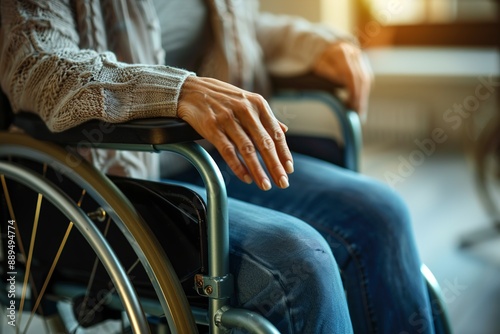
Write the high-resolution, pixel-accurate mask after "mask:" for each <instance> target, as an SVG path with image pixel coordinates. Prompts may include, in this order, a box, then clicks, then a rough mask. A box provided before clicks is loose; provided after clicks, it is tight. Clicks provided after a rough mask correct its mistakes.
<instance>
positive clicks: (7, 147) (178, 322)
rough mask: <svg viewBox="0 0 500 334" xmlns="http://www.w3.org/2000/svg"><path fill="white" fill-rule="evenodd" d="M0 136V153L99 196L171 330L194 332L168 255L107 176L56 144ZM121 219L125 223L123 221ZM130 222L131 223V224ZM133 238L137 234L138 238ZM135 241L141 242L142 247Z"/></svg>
mask: <svg viewBox="0 0 500 334" xmlns="http://www.w3.org/2000/svg"><path fill="white" fill-rule="evenodd" d="M0 138H1V139H2V145H0V156H16V157H23V158H27V159H31V160H33V161H37V162H40V163H46V164H48V165H49V166H51V167H53V168H54V169H55V170H56V172H57V173H60V174H61V175H64V176H66V177H68V178H70V179H71V180H72V181H74V182H75V183H76V184H78V185H79V186H80V187H82V188H84V189H87V192H88V193H89V194H90V195H91V196H92V197H93V198H96V199H99V200H100V202H101V205H103V208H104V209H105V210H106V211H107V213H108V214H109V215H110V216H111V217H112V219H113V221H114V222H115V224H116V226H117V227H118V228H119V229H120V231H121V232H122V233H123V235H124V236H125V237H126V238H127V239H128V241H129V243H130V245H131V246H132V248H133V249H134V250H135V252H136V254H137V256H138V257H139V259H140V260H141V262H142V265H143V267H144V268H145V270H146V272H147V274H148V275H149V277H150V278H151V283H152V285H153V287H154V289H155V291H156V293H157V295H158V296H162V297H161V298H159V301H160V304H161V305H162V308H163V309H164V313H165V317H166V319H167V321H168V323H169V325H170V328H171V330H172V332H173V333H195V332H197V330H196V327H195V325H194V319H193V317H192V315H191V311H190V308H189V304H188V303H187V300H186V297H185V295H184V293H183V292H182V287H181V286H180V283H179V282H178V281H177V276H176V274H175V272H174V270H173V268H172V267H171V265H170V264H169V262H168V259H166V258H165V256H162V254H161V252H158V249H160V247H161V246H160V245H159V244H158V243H157V242H153V241H156V240H152V239H151V238H150V237H149V238H148V235H149V233H151V232H150V230H147V229H144V227H145V224H141V223H138V222H141V221H142V220H141V217H140V216H138V214H137V212H136V211H135V209H134V208H133V206H132V204H131V203H130V201H128V199H127V198H126V197H124V196H123V194H122V193H121V192H120V191H119V190H118V189H117V188H116V186H115V185H114V184H113V183H112V182H111V181H110V180H109V179H108V178H107V177H105V176H104V175H102V174H100V173H97V172H96V171H95V169H94V168H93V167H91V166H90V165H89V164H85V163H83V161H79V160H78V159H76V160H75V159H74V158H72V155H71V154H70V153H69V152H65V151H63V150H62V149H61V148H60V147H59V146H57V145H52V144H50V143H43V142H40V141H37V140H35V139H32V138H30V137H28V136H26V135H22V134H9V133H0ZM4 143H6V144H4ZM146 146H147V147H144V150H150V151H153V152H156V151H155V150H154V148H153V147H152V146H151V145H146ZM65 163H66V164H65ZM67 164H68V165H70V166H72V167H74V168H75V169H73V168H72V167H70V166H68V165H67ZM76 170H78V172H76ZM96 178H97V180H96ZM87 179H94V180H95V181H96V183H94V184H92V185H91V184H89V183H88V182H87ZM104 195H105V196H104ZM110 200H111V202H109V201H110ZM125 220H127V221H128V222H129V223H128V224H125ZM130 222H135V223H133V224H132V225H131V224H130ZM131 228H133V229H134V231H133V233H132V232H131V231H129V229H131ZM134 236H135V237H134ZM136 238H141V240H139V239H136ZM152 242H153V243H152ZM139 245H142V248H141V247H140V246H139ZM146 248H147V249H146ZM145 252H147V254H148V255H146V253H145ZM153 268H154V269H153ZM157 272H160V273H161V275H157V274H156V273H157Z"/></svg>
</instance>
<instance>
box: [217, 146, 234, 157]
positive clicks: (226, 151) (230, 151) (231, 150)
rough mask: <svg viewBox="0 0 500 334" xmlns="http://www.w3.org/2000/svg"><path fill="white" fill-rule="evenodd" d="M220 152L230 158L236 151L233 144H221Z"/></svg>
mask: <svg viewBox="0 0 500 334" xmlns="http://www.w3.org/2000/svg"><path fill="white" fill-rule="evenodd" d="M220 152H221V153H222V155H224V156H226V157H229V158H232V157H234V156H235V155H236V151H235V149H234V146H233V145H231V144H224V145H222V147H221V149H220Z"/></svg>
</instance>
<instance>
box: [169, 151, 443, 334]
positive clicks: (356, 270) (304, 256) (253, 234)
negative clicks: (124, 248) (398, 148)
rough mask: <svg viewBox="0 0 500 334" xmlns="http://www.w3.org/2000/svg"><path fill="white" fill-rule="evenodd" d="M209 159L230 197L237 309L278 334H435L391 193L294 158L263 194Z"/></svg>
mask: <svg viewBox="0 0 500 334" xmlns="http://www.w3.org/2000/svg"><path fill="white" fill-rule="evenodd" d="M214 158H215V160H216V161H217V163H218V164H219V166H220V168H221V171H222V174H223V176H224V178H225V181H226V186H227V190H228V195H229V196H230V197H231V199H230V201H229V207H230V213H229V214H230V224H231V225H230V241H231V257H230V260H231V270H232V272H233V274H234V275H235V276H236V281H237V301H236V303H237V304H239V305H241V306H243V307H248V308H250V309H253V310H255V311H257V312H260V313H262V314H263V315H265V316H266V317H268V318H269V319H270V320H271V321H272V322H273V323H274V324H275V325H276V326H278V329H279V330H280V332H282V333H350V332H351V331H352V329H351V323H352V327H353V329H354V332H355V333H383V334H385V333H388V334H392V333H394V334H406V333H433V332H434V329H433V324H432V316H431V310H430V302H429V297H428V294H427V291H426V287H425V283H424V280H423V278H422V275H421V274H420V264H421V263H420V260H419V256H418V253H417V250H416V247H415V243H414V240H413V235H412V231H411V223H410V219H409V214H408V211H407V209H406V207H405V205H404V204H403V203H402V201H401V200H400V198H399V197H398V196H397V195H396V194H395V193H394V192H393V191H392V190H390V189H388V188H387V187H386V186H384V185H382V184H380V183H378V182H376V181H374V180H371V179H369V178H367V177H364V176H362V175H360V174H357V173H353V172H350V171H347V170H344V169H341V168H338V167H336V166H334V165H332V164H329V163H326V162H323V161H319V160H316V159H313V158H309V157H305V156H302V155H298V154H295V155H294V162H295V172H294V173H293V174H291V175H290V187H289V188H288V189H285V190H282V189H278V188H277V187H274V188H273V189H272V190H270V191H268V192H263V191H260V190H259V189H258V188H257V187H256V186H255V185H246V184H244V183H242V182H241V181H239V180H238V179H237V178H236V176H234V175H233V174H232V173H231V172H230V170H229V168H227V166H226V165H225V164H224V162H223V161H222V160H221V159H220V157H219V156H218V155H217V154H214ZM179 179H182V180H183V181H187V182H190V183H194V184H200V182H201V181H200V180H199V178H198V177H197V176H196V173H195V172H186V173H185V174H183V175H181V176H179ZM198 190H199V191H202V190H201V189H198ZM248 203H252V204H248ZM269 209H270V210H269ZM332 253H333V256H332ZM339 272H340V276H341V279H342V282H340V278H339ZM341 283H342V284H343V285H341ZM344 290H345V291H344ZM346 300H347V305H346ZM347 309H348V311H347ZM348 313H349V314H348Z"/></svg>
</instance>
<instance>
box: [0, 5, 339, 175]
mask: <svg viewBox="0 0 500 334" xmlns="http://www.w3.org/2000/svg"><path fill="white" fill-rule="evenodd" d="M206 1H207V3H208V5H209V8H210V14H211V23H212V30H213V33H214V40H213V43H212V47H211V48H210V50H209V51H208V52H207V54H206V56H205V59H204V64H203V66H202V68H200V70H199V74H200V75H204V76H211V77H214V78H217V79H221V80H224V81H227V82H230V83H232V84H235V85H238V86H240V87H242V88H244V89H247V90H253V91H257V92H260V93H262V94H264V95H266V94H267V93H268V92H269V80H268V73H271V74H279V75H293V74H299V73H302V72H307V71H308V70H310V68H311V66H312V63H313V62H314V60H315V59H316V57H317V56H318V55H319V53H320V52H321V51H322V50H323V49H324V48H325V47H326V45H327V44H328V43H330V42H332V41H333V40H335V39H337V38H339V35H338V34H337V33H336V32H333V31H331V30H326V29H323V28H321V27H319V26H316V25H313V24H310V23H307V22H305V21H304V20H297V19H296V18H290V17H285V16H279V17H278V16H275V15H261V14H259V13H258V1H257V0H245V1H241V0H206ZM0 4H1V7H0V15H1V34H0V52H1V53H0V73H1V76H0V82H1V86H2V90H3V91H4V92H5V93H6V94H7V96H8V98H9V100H10V102H11V105H12V108H13V110H14V112H18V111H20V110H25V111H30V112H34V113H37V114H38V115H40V117H41V118H42V119H43V120H44V121H45V122H46V124H47V126H48V127H49V128H50V129H51V130H52V131H55V132H58V131H63V130H65V129H68V128H71V127H73V126H76V125H78V124H80V123H82V122H85V121H87V120H89V119H99V120H103V121H107V122H113V123H116V122H124V121H128V120H131V119H135V118H144V117H161V116H176V112H177V101H178V98H179V93H180V90H181V87H182V84H183V83H184V81H185V79H186V77H188V76H189V75H194V74H193V73H190V72H188V71H185V70H182V69H177V68H173V67H168V66H164V65H162V63H163V61H164V60H163V59H164V51H163V48H162V46H161V29H160V25H159V21H158V18H157V17H156V13H155V10H154V7H153V4H152V2H151V1H148V0H46V1H37V0H17V1H16V0H1V2H0ZM86 153H87V154H86V156H88V157H90V156H91V157H92V159H93V162H94V164H95V165H96V166H97V167H98V168H104V166H106V168H107V169H106V170H104V171H105V172H106V171H108V172H110V171H113V173H117V174H123V175H129V176H134V177H149V178H155V177H157V176H158V174H159V173H158V172H159V170H158V166H157V165H158V161H157V160H156V158H155V157H154V155H151V154H144V153H138V152H135V153H133V152H123V153H119V152H110V151H103V150H94V151H92V154H88V152H86ZM152 156H153V157H152ZM141 161H142V162H141ZM115 167H118V168H115ZM134 171H135V172H134Z"/></svg>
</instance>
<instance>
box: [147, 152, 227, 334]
mask: <svg viewBox="0 0 500 334" xmlns="http://www.w3.org/2000/svg"><path fill="white" fill-rule="evenodd" d="M155 148H156V149H157V150H159V151H161V150H166V151H170V152H174V153H177V154H180V155H181V156H183V157H185V158H186V159H187V160H188V161H189V162H190V163H191V164H192V165H193V166H195V167H196V169H197V170H198V172H199V173H200V175H201V177H202V178H203V182H204V183H205V187H206V189H207V215H208V217H207V220H208V222H207V225H208V226H207V228H208V231H207V233H208V275H209V276H210V277H225V276H226V275H228V274H229V221H228V210H227V195H226V186H225V184H224V180H223V178H222V175H221V173H220V170H219V168H218V167H217V164H216V163H215V162H214V160H213V159H212V157H211V156H210V155H209V154H208V153H207V151H205V150H204V149H203V148H202V147H201V146H200V145H198V144H196V143H181V144H168V145H157V146H155ZM226 304H228V298H221V299H215V298H210V302H209V321H210V330H211V333H214V334H218V333H222V332H223V331H222V329H220V328H219V327H218V326H217V325H216V323H215V314H216V312H217V311H218V310H219V309H221V308H222V307H223V306H225V305H226Z"/></svg>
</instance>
